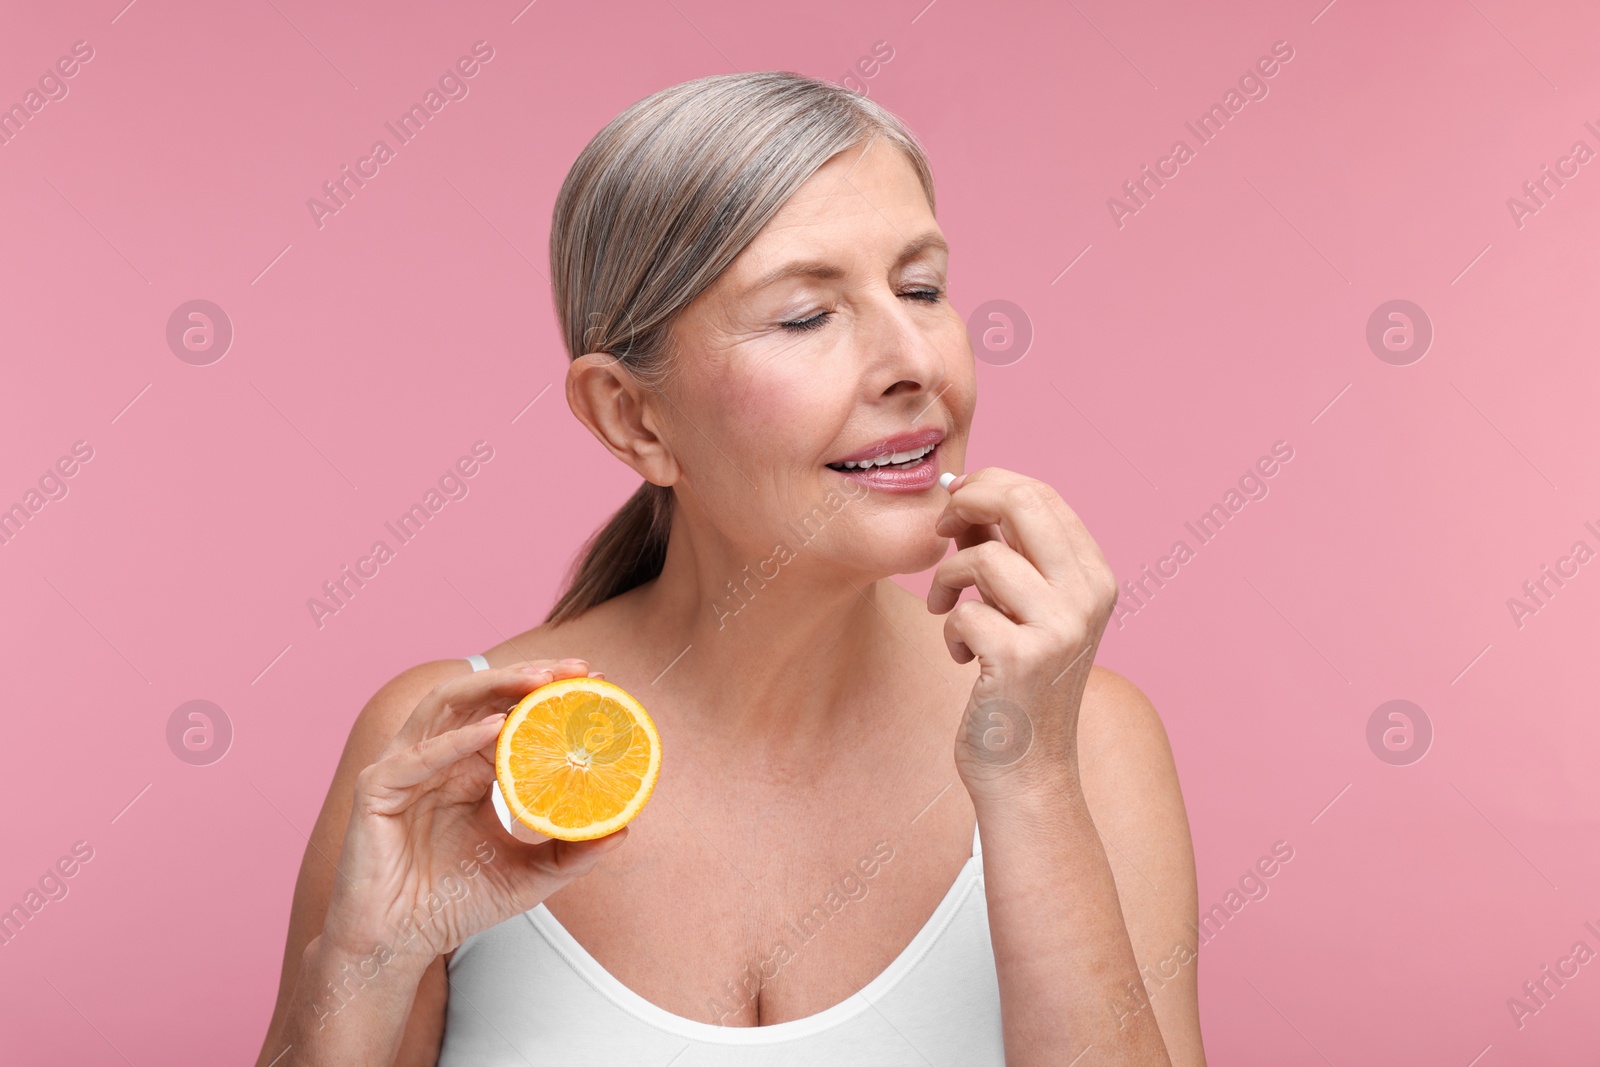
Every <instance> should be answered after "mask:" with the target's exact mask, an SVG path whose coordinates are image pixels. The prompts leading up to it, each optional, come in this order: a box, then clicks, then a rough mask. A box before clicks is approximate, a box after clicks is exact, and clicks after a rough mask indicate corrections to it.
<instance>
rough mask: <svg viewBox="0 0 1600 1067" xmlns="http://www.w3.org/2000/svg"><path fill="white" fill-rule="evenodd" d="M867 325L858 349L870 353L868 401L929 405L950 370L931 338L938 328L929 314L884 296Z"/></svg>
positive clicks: (903, 299) (889, 294) (900, 299)
mask: <svg viewBox="0 0 1600 1067" xmlns="http://www.w3.org/2000/svg"><path fill="white" fill-rule="evenodd" d="M941 299H942V298H941ZM934 306H937V305H934ZM866 321H867V322H868V323H869V325H868V326H866V328H865V329H864V331H863V336H862V337H861V343H862V345H863V346H864V347H865V349H866V352H867V353H868V363H867V367H868V369H867V378H866V382H865V383H864V384H865V385H866V387H867V391H868V393H869V395H871V396H874V397H878V396H882V397H911V398H917V397H920V398H921V399H920V403H922V404H927V403H931V401H932V398H933V396H934V395H936V394H937V393H938V391H939V390H940V389H941V388H943V383H944V381H945V378H946V377H947V376H948V373H949V367H948V365H947V363H946V360H945V357H944V352H943V351H942V349H941V348H940V346H939V345H938V343H937V341H936V337H935V330H936V328H941V326H940V324H939V323H937V322H936V319H935V317H934V316H933V315H931V314H929V311H928V308H927V307H923V306H919V305H917V304H915V303H912V302H911V300H910V298H907V297H902V296H899V295H897V294H895V293H893V292H889V291H887V290H885V293H884V295H883V297H882V299H881V300H880V301H878V302H877V303H875V304H874V307H873V313H872V314H871V315H870V316H868V317H867V318H866Z"/></svg>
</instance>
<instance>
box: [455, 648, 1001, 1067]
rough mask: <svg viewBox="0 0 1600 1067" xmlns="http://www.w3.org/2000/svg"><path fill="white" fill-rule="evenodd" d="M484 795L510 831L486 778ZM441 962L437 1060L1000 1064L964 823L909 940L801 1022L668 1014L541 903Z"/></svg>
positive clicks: (526, 1066)
mask: <svg viewBox="0 0 1600 1067" xmlns="http://www.w3.org/2000/svg"><path fill="white" fill-rule="evenodd" d="M467 659H468V662H470V663H471V664H472V668H473V670H483V669H485V668H486V667H487V666H488V663H487V662H486V661H485V660H484V659H483V657H482V656H469V657H467ZM491 795H492V796H493V798H494V802H495V809H496V810H497V811H498V812H499V813H500V821H501V823H502V824H505V825H506V826H507V828H508V829H509V822H510V815H509V813H508V812H507V809H506V807H505V801H504V798H502V797H501V796H500V791H499V787H498V786H497V787H495V788H494V789H492V790H491ZM791 947H792V948H796V949H797V948H798V947H799V946H798V945H796V946H791ZM447 973H448V975H449V979H450V999H449V1003H448V1005H447V1007H446V1012H445V1030H444V1044H443V1046H442V1047H441V1048H440V1051H439V1061H438V1062H439V1067H502V1065H503V1067H546V1065H553V1064H589V1063H604V1064H609V1065H612V1067H669V1065H670V1067H701V1065H711V1064H715V1065H728V1067H732V1065H735V1064H737V1065H739V1067H780V1065H781V1067H801V1065H804V1067H818V1065H826V1067H851V1065H854V1064H861V1065H867V1064H870V1065H872V1067H930V1065H931V1067H942V1065H945V1064H949V1065H952V1067H956V1065H959V1067H990V1065H992V1067H1004V1063H1005V1053H1004V1047H1003V1045H1002V1042H1001V1030H1000V987H999V983H998V981H997V980H996V977H995V966H994V950H993V947H992V946H991V944H990V941H989V913H988V908H987V906H986V903H985V900H984V895H983V861H982V847H981V844H980V842H979V840H978V834H977V830H976V828H974V830H973V835H972V856H971V858H970V859H968V860H967V863H966V866H964V867H962V868H961V872H960V873H959V874H958V875H956V880H955V882H954V883H953V884H952V885H951V886H950V888H949V890H948V891H947V892H946V893H945V895H944V899H943V900H941V901H940V902H939V906H938V907H936V908H935V909H934V912H933V915H932V916H931V917H930V918H929V919H928V921H927V923H926V925H924V926H923V927H922V929H920V930H918V931H917V933H916V936H915V937H913V938H912V939H911V943H910V944H908V945H907V946H906V947H905V949H904V950H903V951H902V952H901V953H900V955H898V956H896V957H895V958H894V960H893V961H892V962H891V963H890V964H889V966H888V967H886V968H884V970H883V972H882V973H881V974H879V975H878V976H877V977H876V978H874V979H873V980H872V981H870V982H868V983H867V985H866V987H865V988H863V989H861V990H859V991H858V992H856V993H854V994H852V995H851V996H850V997H849V998H848V999H846V1000H844V1001H841V1002H840V1003H838V1004H835V1005H834V1006H833V1007H831V1008H827V1009H825V1010H823V1011H820V1012H818V1013H817V1014H815V1015H808V1016H806V1017H805V1018H803V1019H794V1020H791V1021H789V1022H782V1023H774V1024H773V1025H771V1026H718V1025H715V1024H713V1023H709V1022H703V1021H700V1020H697V1019H689V1018H685V1017H684V1016H681V1015H674V1014H673V1013H672V1012H669V1011H667V1010H665V1009H663V1008H659V1007H657V1006H656V1005H655V1004H652V1003H651V1002H650V1001H648V1000H646V999H644V998H643V997H641V996H640V995H639V994H637V993H635V992H634V991H633V990H631V989H629V988H628V987H627V986H625V985H623V984H622V983H621V982H619V981H618V980H617V979H615V978H613V977H612V976H611V974H610V973H609V972H608V971H607V970H606V969H605V968H604V967H601V966H600V964H599V962H598V961H596V960H595V958H594V957H593V956H591V955H589V953H588V951H586V950H585V949H584V947H583V946H582V945H580V944H579V943H578V942H577V940H576V939H575V938H574V937H573V936H572V935H571V934H569V933H568V932H567V931H566V929H565V928H564V927H563V926H562V925H561V923H559V922H558V921H556V918H555V916H554V915H552V914H550V911H549V909H548V908H546V907H545V906H544V905H543V904H539V905H538V906H536V907H535V908H534V909H533V910H532V911H526V912H523V913H522V914H521V915H515V916H512V917H511V918H510V919H507V920H506V921H505V922H503V923H500V924H499V925H497V926H492V927H490V928H489V929H487V930H482V931H479V932H478V933H476V934H473V935H471V936H470V937H468V938H467V939H466V940H464V941H463V942H462V943H461V945H460V946H459V947H458V948H457V949H456V952H455V955H454V956H452V957H451V958H450V963H449V966H448V971H447ZM730 977H731V976H730ZM708 1014H709V1012H708Z"/></svg>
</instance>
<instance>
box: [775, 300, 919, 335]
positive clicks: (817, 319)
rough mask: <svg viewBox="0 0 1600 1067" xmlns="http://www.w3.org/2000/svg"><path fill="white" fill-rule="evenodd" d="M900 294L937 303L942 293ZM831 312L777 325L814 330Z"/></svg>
mask: <svg viewBox="0 0 1600 1067" xmlns="http://www.w3.org/2000/svg"><path fill="white" fill-rule="evenodd" d="M900 295H901V296H903V297H908V298H910V299H912V300H917V301H920V302H921V303H924V304H937V303H938V302H939V298H940V297H941V296H943V295H944V294H943V293H942V292H941V291H940V290H938V289H912V290H909V291H907V292H904V293H901V294H900ZM832 314H833V312H831V311H819V312H817V313H816V314H815V315H813V316H811V317H810V318H808V319H795V320H792V321H790V322H781V323H779V324H778V325H780V326H782V327H783V328H784V329H785V330H788V331H790V332H791V333H804V332H806V331H807V330H815V329H817V328H819V327H821V326H822V325H823V324H824V323H826V322H827V320H828V316H829V315H832Z"/></svg>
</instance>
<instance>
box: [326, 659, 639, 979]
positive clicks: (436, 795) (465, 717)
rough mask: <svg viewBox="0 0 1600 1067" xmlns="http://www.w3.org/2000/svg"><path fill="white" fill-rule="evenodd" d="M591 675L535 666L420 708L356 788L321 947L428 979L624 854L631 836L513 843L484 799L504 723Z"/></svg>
mask: <svg viewBox="0 0 1600 1067" xmlns="http://www.w3.org/2000/svg"><path fill="white" fill-rule="evenodd" d="M588 673H589V669H588V664H587V663H585V662H584V661H582V660H560V661H557V660H536V661H532V662H528V663H520V664H514V665H512V666H510V667H505V668H501V669H497V670H486V671H475V672H473V673H471V674H465V675H461V676H458V677H456V678H452V679H450V680H449V681H446V682H444V683H442V684H440V685H438V686H436V687H435V688H434V689H433V691H432V692H430V693H429V694H428V695H427V696H425V697H424V698H423V699H422V701H421V702H420V703H419V704H418V705H417V707H416V710H415V711H413V712H412V713H411V717H410V718H409V719H408V720H407V721H406V724H405V725H404V726H403V727H401V728H400V731H399V732H398V733H397V734H396V735H395V736H394V738H393V740H391V741H390V742H389V745H388V747H387V748H385V749H384V750H383V752H382V753H381V754H380V755H379V757H378V758H377V759H376V760H375V761H373V763H372V764H371V765H369V766H368V767H366V768H365V769H364V770H363V771H362V772H361V773H360V775H359V776H358V777H357V778H356V788H355V802H354V804H353V806H352V807H351V810H350V822H349V824H348V827H347V828H346V831H345V837H344V850H343V853H342V854H341V856H340V859H339V863H338V867H337V875H336V877H335V879H334V885H333V893H332V897H331V898H330V900H329V903H328V912H327V916H326V918H325V920H324V922H323V929H322V934H321V939H322V943H323V944H325V945H330V946H334V947H336V948H337V949H338V950H339V951H340V952H341V953H344V954H347V955H349V956H352V957H367V958H371V959H372V961H373V964H374V965H386V964H388V963H390V962H391V961H392V960H393V959H395V958H397V957H398V958H400V959H403V960H406V961H408V962H409V963H410V964H411V965H412V966H413V967H414V968H425V967H426V966H427V965H428V964H430V963H432V962H433V960H434V959H435V958H436V957H438V956H441V955H443V954H444V953H446V952H449V951H451V950H453V949H454V948H455V947H456V946H458V945H459V944H461V942H462V941H463V940H465V939H466V938H467V937H468V936H470V935H471V934H474V933H476V932H478V931H479V930H484V929H487V928H488V927H490V926H494V925H495V924H497V923H500V922H503V921H505V920H506V919H508V918H510V917H512V916H513V915H517V914H520V913H522V912H525V911H528V910H529V909H530V908H533V907H534V906H536V905H537V904H539V902H540V901H542V900H544V899H545V898H546V897H548V896H550V895H551V894H552V893H554V892H555V891H556V890H558V889H560V888H561V887H562V886H564V885H566V884H567V883H568V882H570V881H572V880H573V879H575V878H577V877H579V876H581V875H583V874H586V873H588V871H589V870H590V869H591V868H592V867H593V866H594V865H595V862H596V861H597V860H599V858H600V857H601V856H603V855H604V854H605V853H607V852H610V851H611V850H612V849H614V848H616V847H617V846H618V845H619V844H621V843H622V841H623V840H624V839H625V838H626V837H627V828H626V827H624V828H623V829H621V830H619V831H617V832H616V833H613V834H609V835H607V836H606V837H602V838H598V839H596V840H593V841H556V840H542V841H540V842H539V843H537V844H530V843H526V842H523V841H518V840H515V839H513V838H511V837H510V836H508V835H507V834H506V832H505V828H504V827H503V826H501V824H500V819H499V816H498V815H496V814H495V811H494V807H493V805H492V803H491V801H490V799H489V790H490V789H491V788H493V787H494V782H495V769H494V744H495V741H496V738H497V737H498V736H499V732H500V726H501V724H502V723H504V722H505V718H506V712H508V711H509V710H510V708H511V707H512V706H514V705H515V704H516V702H517V701H519V700H521V699H522V698H523V697H524V696H526V695H527V694H528V693H529V692H531V691H532V690H534V689H535V688H537V687H539V686H541V685H544V684H546V683H548V682H551V681H555V680H556V679H560V678H581V677H584V676H585V675H587V674H588Z"/></svg>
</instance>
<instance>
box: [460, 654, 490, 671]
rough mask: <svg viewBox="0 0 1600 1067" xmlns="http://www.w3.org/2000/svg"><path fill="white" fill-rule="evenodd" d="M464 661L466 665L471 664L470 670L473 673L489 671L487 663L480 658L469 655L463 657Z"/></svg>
mask: <svg viewBox="0 0 1600 1067" xmlns="http://www.w3.org/2000/svg"><path fill="white" fill-rule="evenodd" d="M465 659H466V661H467V662H468V663H470V664H472V669H473V670H474V671H486V670H488V669H489V661H488V660H486V659H484V658H483V657H482V656H479V655H471V656H467V657H465Z"/></svg>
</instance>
